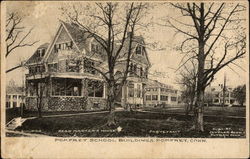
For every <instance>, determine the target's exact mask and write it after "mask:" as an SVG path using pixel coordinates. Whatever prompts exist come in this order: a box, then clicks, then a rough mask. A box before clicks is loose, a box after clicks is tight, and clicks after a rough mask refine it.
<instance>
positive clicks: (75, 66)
mask: <svg viewBox="0 0 250 159" xmlns="http://www.w3.org/2000/svg"><path fill="white" fill-rule="evenodd" d="M80 64H81V61H80V60H73V59H68V60H66V71H67V72H79V70H80Z"/></svg>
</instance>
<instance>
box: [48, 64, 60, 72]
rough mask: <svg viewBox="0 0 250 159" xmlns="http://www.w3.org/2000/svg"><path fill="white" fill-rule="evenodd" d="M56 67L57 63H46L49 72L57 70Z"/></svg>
mask: <svg viewBox="0 0 250 159" xmlns="http://www.w3.org/2000/svg"><path fill="white" fill-rule="evenodd" d="M57 69H58V64H57V63H54V64H48V70H49V72H57Z"/></svg>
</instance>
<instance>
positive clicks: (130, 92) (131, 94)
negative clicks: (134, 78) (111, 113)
mask: <svg viewBox="0 0 250 159" xmlns="http://www.w3.org/2000/svg"><path fill="white" fill-rule="evenodd" d="M128 96H129V97H134V84H129V85H128Z"/></svg>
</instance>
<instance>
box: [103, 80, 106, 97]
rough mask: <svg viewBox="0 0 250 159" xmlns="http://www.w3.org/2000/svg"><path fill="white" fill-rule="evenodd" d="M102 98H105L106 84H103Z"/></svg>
mask: <svg viewBox="0 0 250 159" xmlns="http://www.w3.org/2000/svg"><path fill="white" fill-rule="evenodd" d="M103 98H106V83H103Z"/></svg>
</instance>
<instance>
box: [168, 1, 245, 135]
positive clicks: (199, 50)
mask: <svg viewBox="0 0 250 159" xmlns="http://www.w3.org/2000/svg"><path fill="white" fill-rule="evenodd" d="M171 6H172V7H174V8H175V9H177V10H179V11H180V14H181V16H179V18H173V17H169V18H168V19H167V21H166V24H164V26H167V27H171V28H173V29H174V30H175V31H176V34H178V33H180V34H182V37H183V41H182V43H181V45H180V48H179V50H180V51H181V52H182V53H184V54H185V55H184V56H185V60H183V63H182V65H181V66H180V67H182V66H183V65H185V63H187V62H188V61H189V60H190V59H196V60H197V63H198V72H197V87H196V88H197V89H196V95H197V98H196V104H195V106H196V108H195V110H196V112H195V116H196V122H195V124H194V127H193V128H195V129H196V130H198V131H204V124H203V111H204V92H205V88H206V87H207V86H208V85H209V84H210V83H211V82H212V81H213V79H214V76H215V74H216V73H217V72H218V71H220V70H221V69H222V68H224V67H225V66H229V64H235V63H234V62H235V61H236V60H237V59H240V58H243V57H244V55H245V53H246V33H245V30H246V28H245V26H246V24H244V23H243V22H244V20H245V19H244V18H241V17H244V13H245V12H244V11H245V10H246V7H245V6H244V4H239V3H237V4H235V3H228V4H226V3H171ZM242 23H243V24H242Z"/></svg>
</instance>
